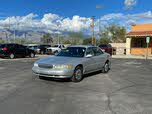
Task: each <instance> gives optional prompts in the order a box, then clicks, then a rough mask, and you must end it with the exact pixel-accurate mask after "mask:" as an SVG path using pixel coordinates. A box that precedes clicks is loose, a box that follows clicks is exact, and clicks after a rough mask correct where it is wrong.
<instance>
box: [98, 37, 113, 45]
mask: <svg viewBox="0 0 152 114" xmlns="http://www.w3.org/2000/svg"><path fill="white" fill-rule="evenodd" d="M110 42H111V41H110V39H108V38H101V39H100V40H99V43H100V44H109V43H110Z"/></svg>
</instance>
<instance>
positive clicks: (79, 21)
mask: <svg viewBox="0 0 152 114" xmlns="http://www.w3.org/2000/svg"><path fill="white" fill-rule="evenodd" d="M90 25H91V19H90V18H85V17H79V16H73V18H72V19H70V18H65V19H63V20H62V22H61V28H62V29H63V30H71V31H81V30H84V29H88V28H89V27H90Z"/></svg>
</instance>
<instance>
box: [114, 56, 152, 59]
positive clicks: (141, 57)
mask: <svg viewBox="0 0 152 114" xmlns="http://www.w3.org/2000/svg"><path fill="white" fill-rule="evenodd" d="M112 58H125V59H146V57H145V56H143V55H112ZM148 59H152V55H149V56H148Z"/></svg>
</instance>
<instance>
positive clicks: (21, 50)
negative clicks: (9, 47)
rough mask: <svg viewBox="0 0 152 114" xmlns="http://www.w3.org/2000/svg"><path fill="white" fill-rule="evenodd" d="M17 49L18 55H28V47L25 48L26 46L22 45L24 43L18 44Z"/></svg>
mask: <svg viewBox="0 0 152 114" xmlns="http://www.w3.org/2000/svg"><path fill="white" fill-rule="evenodd" d="M16 50H17V55H18V56H26V49H25V47H24V46H22V45H17V48H16Z"/></svg>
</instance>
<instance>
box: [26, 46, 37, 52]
mask: <svg viewBox="0 0 152 114" xmlns="http://www.w3.org/2000/svg"><path fill="white" fill-rule="evenodd" d="M26 47H27V48H29V49H31V50H33V51H34V52H35V53H37V49H38V46H37V45H34V46H26Z"/></svg>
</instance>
